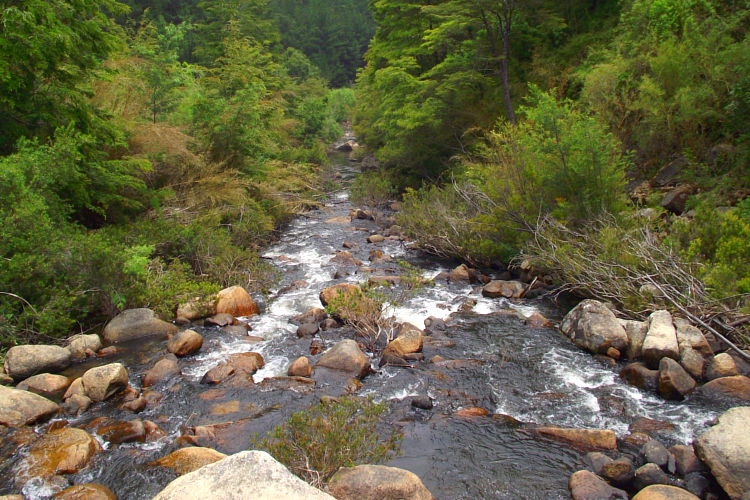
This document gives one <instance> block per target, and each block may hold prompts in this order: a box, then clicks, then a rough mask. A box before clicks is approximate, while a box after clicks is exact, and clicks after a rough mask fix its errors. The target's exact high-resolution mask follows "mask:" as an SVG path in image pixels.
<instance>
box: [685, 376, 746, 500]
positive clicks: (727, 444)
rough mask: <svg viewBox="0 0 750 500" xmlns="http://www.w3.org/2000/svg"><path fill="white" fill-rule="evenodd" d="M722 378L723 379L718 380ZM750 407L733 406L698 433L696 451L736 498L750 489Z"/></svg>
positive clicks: (721, 483)
mask: <svg viewBox="0 0 750 500" xmlns="http://www.w3.org/2000/svg"><path fill="white" fill-rule="evenodd" d="M717 380H721V379H717ZM749 428H750V407H748V406H741V407H736V408H731V409H730V410H727V411H726V412H724V413H723V414H722V415H720V416H719V419H718V423H717V424H716V425H714V426H713V427H711V428H710V429H709V430H707V431H706V432H704V433H703V434H701V435H700V436H698V439H696V440H695V442H694V443H693V446H694V447H695V452H696V454H697V455H698V458H700V459H701V460H702V461H703V462H704V463H705V464H706V465H708V467H709V468H710V469H711V473H712V474H713V475H714V477H715V478H716V480H717V481H718V483H719V484H720V485H721V487H722V488H723V489H724V491H725V492H726V493H727V495H729V497H730V498H732V499H739V498H742V496H743V495H745V494H747V493H748V492H750V432H748V429H749Z"/></svg>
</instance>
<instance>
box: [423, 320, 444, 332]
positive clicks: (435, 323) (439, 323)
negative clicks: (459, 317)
mask: <svg viewBox="0 0 750 500" xmlns="http://www.w3.org/2000/svg"><path fill="white" fill-rule="evenodd" d="M424 327H425V328H429V329H430V330H432V331H434V332H444V331H445V330H446V329H447V328H448V325H446V324H445V320H442V319H440V318H436V317H435V316H430V317H428V318H426V319H425V320H424Z"/></svg>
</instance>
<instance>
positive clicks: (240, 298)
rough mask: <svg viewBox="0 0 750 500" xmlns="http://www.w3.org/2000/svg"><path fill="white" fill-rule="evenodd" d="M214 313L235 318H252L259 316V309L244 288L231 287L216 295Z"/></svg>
mask: <svg viewBox="0 0 750 500" xmlns="http://www.w3.org/2000/svg"><path fill="white" fill-rule="evenodd" d="M216 312H217V313H228V314H231V315H232V316H235V317H238V316H253V315H255V314H260V308H259V307H258V304H256V303H255V301H254V300H253V298H252V297H250V294H249V293H247V292H246V291H245V289H244V288H242V287H241V286H231V287H229V288H225V289H224V290H221V291H220V292H219V293H218V295H217V301H216Z"/></svg>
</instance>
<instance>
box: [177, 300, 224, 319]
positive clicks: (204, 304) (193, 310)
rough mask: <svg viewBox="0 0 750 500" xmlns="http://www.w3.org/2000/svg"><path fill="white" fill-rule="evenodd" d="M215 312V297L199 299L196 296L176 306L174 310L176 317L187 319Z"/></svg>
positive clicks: (210, 314)
mask: <svg viewBox="0 0 750 500" xmlns="http://www.w3.org/2000/svg"><path fill="white" fill-rule="evenodd" d="M214 314H216V299H215V298H214V299H206V300H201V299H200V298H198V297H196V298H194V299H193V300H189V301H187V302H184V303H182V304H180V305H178V306H177V311H176V312H175V317H176V318H183V319H186V320H188V321H195V320H196V319H201V318H205V317H208V316H213V315H214Z"/></svg>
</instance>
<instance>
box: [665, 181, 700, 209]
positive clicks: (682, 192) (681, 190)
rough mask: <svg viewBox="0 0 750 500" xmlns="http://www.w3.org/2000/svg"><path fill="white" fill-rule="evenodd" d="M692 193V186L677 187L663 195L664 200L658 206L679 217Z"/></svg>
mask: <svg viewBox="0 0 750 500" xmlns="http://www.w3.org/2000/svg"><path fill="white" fill-rule="evenodd" d="M694 191H695V189H694V188H693V186H691V185H689V184H684V185H682V186H677V187H676V188H674V189H673V190H671V191H670V192H668V193H667V194H665V195H664V198H662V200H661V203H660V205H661V206H662V207H664V208H665V209H667V210H669V211H670V212H672V213H673V214H676V215H680V214H681V213H682V212H684V211H685V203H686V202H687V200H688V198H690V196H691V195H692V194H693V192H694Z"/></svg>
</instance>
